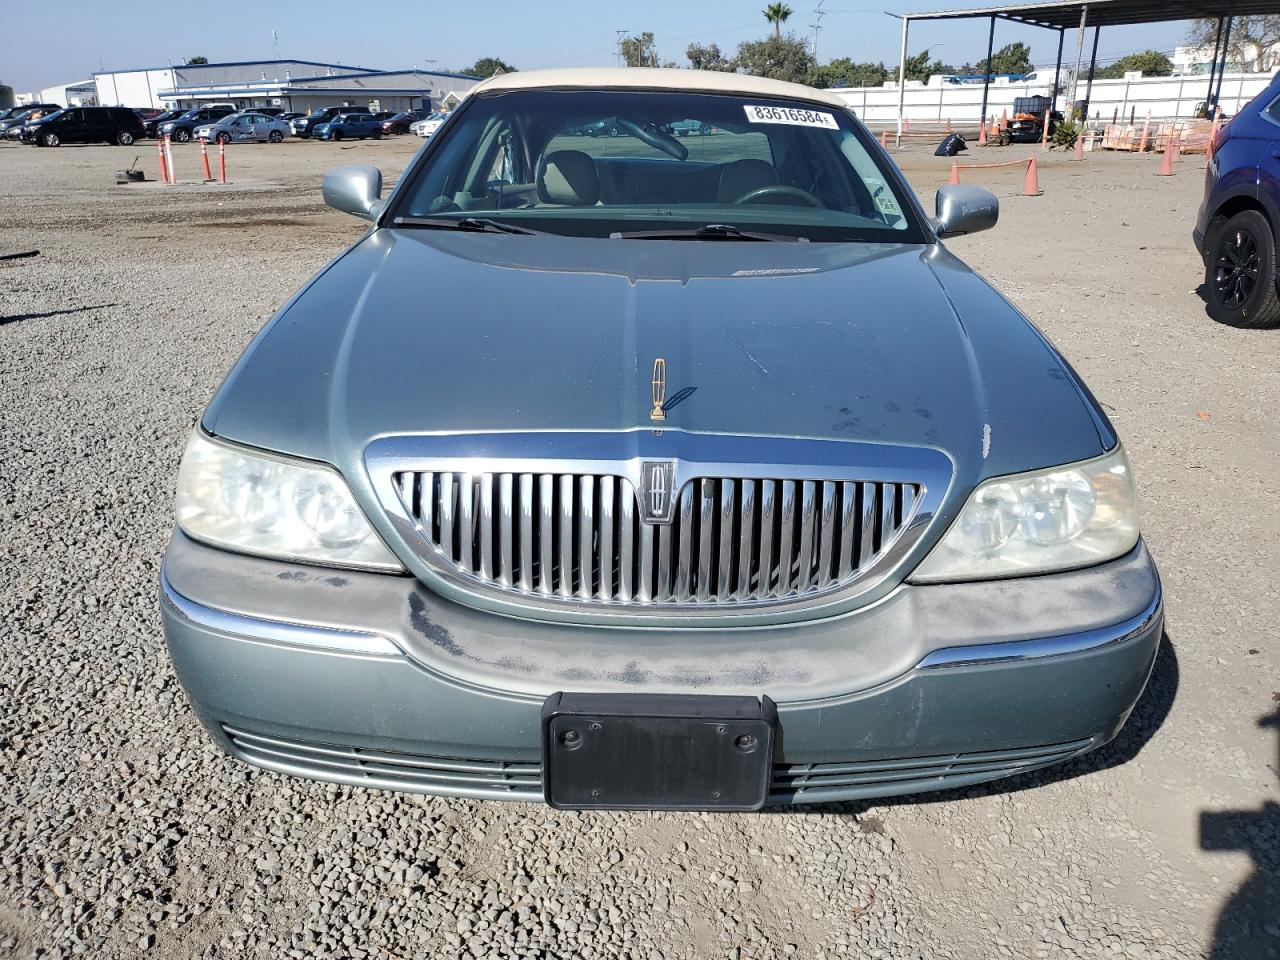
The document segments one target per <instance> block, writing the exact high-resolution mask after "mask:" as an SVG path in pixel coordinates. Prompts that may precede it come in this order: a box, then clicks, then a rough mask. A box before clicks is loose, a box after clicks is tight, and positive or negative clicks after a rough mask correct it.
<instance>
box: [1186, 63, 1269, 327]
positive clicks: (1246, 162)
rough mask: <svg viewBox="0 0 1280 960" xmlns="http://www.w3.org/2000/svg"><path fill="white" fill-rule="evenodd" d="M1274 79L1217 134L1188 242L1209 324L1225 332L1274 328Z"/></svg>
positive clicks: (1220, 128)
mask: <svg viewBox="0 0 1280 960" xmlns="http://www.w3.org/2000/svg"><path fill="white" fill-rule="evenodd" d="M1276 223H1280V74H1277V75H1276V77H1275V79H1273V80H1272V81H1271V84H1270V85H1269V86H1268V87H1267V88H1266V90H1264V91H1263V92H1262V93H1260V94H1258V95H1257V96H1256V97H1254V98H1253V100H1251V101H1250V102H1249V103H1248V104H1247V105H1246V106H1245V107H1244V108H1243V109H1241V110H1240V112H1239V113H1237V114H1236V115H1235V116H1234V117H1232V118H1231V120H1230V121H1229V122H1228V123H1227V124H1226V125H1225V126H1222V127H1219V128H1218V129H1217V133H1216V135H1215V136H1214V142H1213V145H1212V153H1211V156H1210V158H1209V166H1208V169H1207V170H1206V171H1205V181H1204V199H1203V201H1202V202H1201V204H1200V213H1199V216H1198V217H1197V218H1196V225H1195V229H1194V231H1193V238H1194V240H1195V244H1196V250H1197V251H1199V253H1200V256H1201V258H1202V259H1203V261H1204V267H1205V276H1204V297H1205V300H1206V303H1207V305H1208V313H1209V316H1210V317H1212V318H1213V319H1214V320H1217V321H1218V322H1219V323H1225V324H1228V325H1230V326H1233V327H1274V326H1280V291H1278V289H1277V281H1278V279H1280V278H1278V277H1277V274H1276V242H1277V241H1276V231H1275V226H1274V225H1275V224H1276Z"/></svg>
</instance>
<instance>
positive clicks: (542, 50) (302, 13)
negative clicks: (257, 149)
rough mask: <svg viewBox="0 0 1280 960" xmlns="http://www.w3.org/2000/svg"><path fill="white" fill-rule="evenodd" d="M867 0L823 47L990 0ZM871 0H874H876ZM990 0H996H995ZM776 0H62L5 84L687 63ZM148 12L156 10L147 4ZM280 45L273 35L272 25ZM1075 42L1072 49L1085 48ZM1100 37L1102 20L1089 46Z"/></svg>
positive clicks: (884, 47)
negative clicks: (226, 64) (200, 72)
mask: <svg viewBox="0 0 1280 960" xmlns="http://www.w3.org/2000/svg"><path fill="white" fill-rule="evenodd" d="M858 2H859V0H823V3H822V7H823V10H824V11H825V15H824V16H823V17H822V30H821V32H820V33H819V34H818V57H819V59H820V60H823V61H826V60H829V59H832V58H835V57H851V58H852V59H854V60H871V61H881V60H882V61H884V62H885V63H886V64H893V63H896V62H897V59H898V45H899V43H900V30H901V24H900V21H898V20H897V19H895V18H893V17H891V16H887V15H886V11H889V12H891V13H905V12H908V11H910V12H918V11H920V10H936V9H952V8H955V7H966V6H972V7H979V6H983V5H984V0H949V2H948V0H914V2H912V0H906V2H895V0H885V2H883V3H882V4H881V5H880V6H876V7H868V6H856V4H857V3H858ZM862 2H863V3H865V2H866V0H862ZM987 2H989V0H987ZM765 5H766V4H765V3H764V2H763V0H715V2H705V0H704V2H702V3H697V4H694V3H690V2H689V0H644V2H643V3H635V4H620V3H606V2H590V0H540V2H537V0H535V2H528V0H524V2H512V0H487V2H484V3H477V2H468V3H459V2H456V0H455V2H451V3H439V2H422V0H418V2H408V0H371V2H369V3H367V4H363V5H360V6H353V5H352V4H351V3H350V2H349V0H308V2H293V0H283V2H276V3H273V4H262V3H261V2H257V3H250V2H244V0H220V2H219V3H217V4H216V5H215V7H213V8H209V10H208V11H207V12H200V11H199V10H198V9H197V8H193V7H191V6H189V5H187V6H184V7H183V8H179V9H185V10H187V11H188V12H189V13H188V15H187V16H185V17H181V16H175V15H173V14H172V13H171V12H170V11H171V10H172V9H173V8H170V7H161V8H158V9H156V10H155V11H153V12H151V13H147V14H145V15H139V16H136V17H128V16H122V15H121V14H120V11H119V8H117V7H115V6H114V5H112V4H107V3H102V2H101V0H95V2H87V0H62V2H60V3H59V4H58V7H57V10H58V13H57V20H58V30H57V33H58V41H57V42H56V43H8V44H5V48H4V55H3V58H0V83H6V84H8V85H10V86H12V87H13V88H14V89H15V90H16V91H18V92H19V93H22V92H26V91H34V90H39V89H41V88H42V87H48V86H53V85H54V84H61V83H69V82H73V81H76V80H83V79H85V78H87V77H88V76H89V75H90V74H92V73H93V72H94V71H97V70H101V69H108V70H110V69H121V68H130V67H146V66H164V65H165V64H166V63H168V62H170V61H172V62H174V63H181V62H183V61H185V60H186V59H188V58H189V57H193V56H204V57H208V58H209V60H211V61H213V62H217V61H221V60H258V59H277V53H278V57H280V58H284V57H291V58H296V59H300V60H317V61H324V62H333V63H340V64H346V65H349V66H366V67H375V68H379V69H387V70H393V69H404V68H411V67H417V68H418V69H424V70H430V69H437V70H454V69H459V68H462V67H466V66H469V65H470V64H472V63H474V62H475V61H476V60H477V59H478V58H480V57H485V56H493V57H499V58H501V59H502V60H505V61H506V62H508V63H510V64H512V65H514V66H516V67H517V68H519V69H522V70H529V69H535V68H538V67H569V66H600V65H607V64H612V63H615V62H616V52H617V31H619V30H623V31H627V32H630V33H639V32H641V31H646V30H647V31H651V32H652V33H653V34H654V35H655V39H656V41H657V47H658V53H659V56H660V58H661V59H662V60H664V61H665V60H675V61H677V62H678V63H679V64H680V65H681V66H687V62H686V60H685V58H684V51H685V48H686V47H687V46H688V45H689V43H690V42H693V41H699V42H702V43H717V44H719V45H720V49H721V50H722V51H723V52H724V53H725V54H726V55H730V54H732V52H733V51H734V50H736V49H737V46H738V44H739V43H740V42H742V41H744V40H755V39H759V38H761V37H763V36H765V34H766V33H767V32H768V30H769V27H768V25H767V24H766V23H765V20H764V17H763V15H762V14H761V10H762V9H763V8H764V6H765ZM816 5H817V0H799V2H794V0H793V2H792V3H791V7H792V9H793V10H794V13H793V14H792V16H791V19H790V20H788V21H787V23H786V28H787V29H790V30H794V31H795V32H797V33H800V34H802V35H803V36H805V37H806V38H812V36H813V31H812V29H811V27H810V24H812V23H813V20H814V16H813V9H814V7H815V6H816ZM6 6H7V7H8V9H7V10H6V11H5V15H4V17H3V24H4V33H5V35H6V36H8V37H34V36H47V35H48V30H49V20H48V16H49V12H48V10H47V9H46V8H44V7H43V6H42V5H40V4H35V3H30V2H27V3H19V2H17V0H14V2H13V3H11V4H9V3H7V4H6ZM138 9H139V10H141V9H143V8H138ZM1187 26H1188V25H1187V24H1186V23H1165V24H1154V25H1150V26H1142V27H1115V28H1107V29H1104V30H1103V31H1102V35H1101V39H1100V42H1099V45H1098V57H1099V61H1103V60H1105V59H1114V58H1116V57H1119V56H1122V55H1123V54H1126V53H1131V52H1134V51H1137V50H1146V49H1156V50H1163V51H1165V52H1166V53H1171V52H1172V51H1173V48H1174V46H1176V45H1177V44H1178V43H1180V42H1182V38H1183V37H1184V36H1185V34H1186V31H1187ZM273 28H274V29H275V30H276V31H277V33H278V35H279V46H278V47H277V46H276V45H275V43H273V41H272V35H271V32H272V29H273ZM986 40H987V21H977V20H975V21H971V22H968V23H960V24H942V23H916V24H913V25H912V28H911V43H910V48H911V52H912V53H915V52H917V51H919V50H920V49H921V48H923V47H925V46H928V47H930V48H931V49H932V52H933V55H934V56H935V57H937V58H938V59H940V60H943V61H944V62H947V63H954V64H957V65H959V64H962V63H965V62H966V61H967V62H971V63H975V62H977V61H978V60H980V59H981V58H982V57H984V56H985V55H986V49H985V48H986ZM1074 40H1075V36H1074V32H1069V33H1068V34H1067V39H1066V47H1067V53H1066V54H1064V57H1065V58H1066V59H1068V60H1069V59H1070V55H1069V54H1070V51H1072V50H1073V49H1074V47H1073V44H1074ZM1014 41H1022V42H1024V43H1027V44H1029V45H1030V47H1031V52H1032V59H1033V60H1034V61H1035V62H1036V63H1037V64H1038V65H1043V64H1046V63H1048V64H1052V63H1053V60H1054V57H1055V55H1056V53H1057V35H1056V34H1055V33H1053V32H1052V31H1049V30H1041V29H1037V28H1034V27H1026V26H1018V25H1014V24H1010V23H1006V22H1003V21H999V22H997V24H996V38H995V46H996V48H997V49H999V48H1000V47H1001V46H1003V45H1004V44H1006V43H1012V42H1014ZM1092 41H1093V32H1092V31H1089V36H1088V42H1087V44H1086V57H1087V56H1088V52H1087V51H1088V44H1091V43H1092Z"/></svg>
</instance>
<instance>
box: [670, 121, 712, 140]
mask: <svg viewBox="0 0 1280 960" xmlns="http://www.w3.org/2000/svg"><path fill="white" fill-rule="evenodd" d="M711 129H712V128H711V124H709V123H706V122H705V121H703V120H673V121H671V123H669V124H667V132H668V133H670V134H671V135H672V136H673V137H692V136H693V135H694V134H697V135H698V136H700V137H709V136H710V135H711Z"/></svg>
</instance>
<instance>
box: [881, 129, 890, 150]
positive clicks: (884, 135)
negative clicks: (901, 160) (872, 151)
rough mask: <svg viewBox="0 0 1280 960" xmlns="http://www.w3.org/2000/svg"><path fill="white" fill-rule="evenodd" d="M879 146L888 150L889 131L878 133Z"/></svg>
mask: <svg viewBox="0 0 1280 960" xmlns="http://www.w3.org/2000/svg"><path fill="white" fill-rule="evenodd" d="M880 146H881V147H882V148H884V149H885V150H888V149H889V131H888V130H881V131H880Z"/></svg>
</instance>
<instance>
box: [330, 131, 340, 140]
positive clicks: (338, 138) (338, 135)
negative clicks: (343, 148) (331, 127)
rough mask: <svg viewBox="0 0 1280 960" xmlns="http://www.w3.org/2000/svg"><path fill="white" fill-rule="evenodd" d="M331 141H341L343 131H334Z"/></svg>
mask: <svg viewBox="0 0 1280 960" xmlns="http://www.w3.org/2000/svg"><path fill="white" fill-rule="evenodd" d="M330 139H332V140H341V139H342V131H341V130H335V131H333V133H332V134H330Z"/></svg>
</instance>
